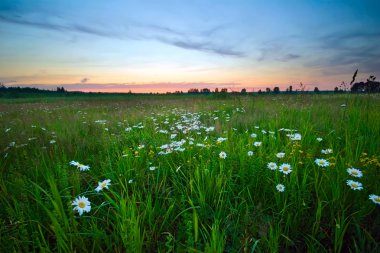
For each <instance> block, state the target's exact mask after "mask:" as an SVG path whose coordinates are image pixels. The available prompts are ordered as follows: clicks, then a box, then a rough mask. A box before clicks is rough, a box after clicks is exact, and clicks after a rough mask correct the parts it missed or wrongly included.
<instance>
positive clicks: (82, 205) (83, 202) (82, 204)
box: [71, 196, 91, 216]
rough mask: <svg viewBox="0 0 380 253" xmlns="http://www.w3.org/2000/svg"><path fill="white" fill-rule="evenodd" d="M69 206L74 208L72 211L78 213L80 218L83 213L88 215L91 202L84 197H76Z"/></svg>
mask: <svg viewBox="0 0 380 253" xmlns="http://www.w3.org/2000/svg"><path fill="white" fill-rule="evenodd" d="M71 205H72V206H74V208H73V210H74V211H78V213H79V215H80V216H82V214H83V212H86V213H89V212H90V211H91V202H90V201H89V200H88V198H86V197H85V196H79V197H77V198H76V199H75V200H74V201H73V202H72V203H71Z"/></svg>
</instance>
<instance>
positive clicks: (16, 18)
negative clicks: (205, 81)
mask: <svg viewBox="0 0 380 253" xmlns="http://www.w3.org/2000/svg"><path fill="white" fill-rule="evenodd" d="M48 20H49V19H46V18H45V19H42V18H39V19H36V17H33V18H31V17H29V16H27V15H22V14H18V13H13V15H4V14H1V13H0V22H6V23H12V24H17V25H24V26H30V27H35V28H39V29H46V30H51V31H57V32H75V33H82V34H89V35H94V36H100V37H107V38H113V39H145V40H157V41H159V42H161V43H165V44H168V45H171V46H175V47H178V48H182V49H186V50H196V51H201V52H206V53H211V54H216V55H221V56H233V57H245V56H246V54H245V53H244V52H242V51H238V50H234V49H233V48H232V47H231V46H228V45H224V44H223V43H220V42H219V43H215V42H214V39H212V38H210V37H211V35H212V34H214V33H215V32H217V31H219V30H221V29H222V26H216V27H212V28H210V29H207V30H204V31H201V32H183V31H178V30H176V29H173V28H170V27H166V26H162V25H156V24H154V25H152V24H141V23H137V22H133V21H130V24H129V26H127V27H126V29H125V30H123V29H121V28H120V27H119V28H118V30H115V29H108V28H107V27H101V26H94V25H90V24H85V23H81V24H78V23H70V22H67V21H65V20H64V19H62V20H61V21H55V22H52V21H48ZM195 41H201V42H195Z"/></svg>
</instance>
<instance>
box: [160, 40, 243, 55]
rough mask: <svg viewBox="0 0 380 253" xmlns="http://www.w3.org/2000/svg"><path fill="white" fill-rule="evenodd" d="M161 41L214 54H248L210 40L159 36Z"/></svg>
mask: <svg viewBox="0 0 380 253" xmlns="http://www.w3.org/2000/svg"><path fill="white" fill-rule="evenodd" d="M157 39H158V40H159V41H161V42H163V43H166V44H170V45H173V46H176V47H179V48H184V49H189V50H197V51H203V52H208V53H213V54H218V55H221V56H235V57H245V56H246V55H245V54H244V53H243V52H240V51H235V50H232V49H230V48H227V47H221V46H218V45H214V44H212V43H209V42H192V41H183V40H176V39H174V40H171V39H167V38H157Z"/></svg>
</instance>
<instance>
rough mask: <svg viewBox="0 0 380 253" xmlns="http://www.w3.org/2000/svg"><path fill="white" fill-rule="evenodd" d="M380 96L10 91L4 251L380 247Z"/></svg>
mask: <svg viewBox="0 0 380 253" xmlns="http://www.w3.org/2000/svg"><path fill="white" fill-rule="evenodd" d="M342 104H345V105H346V106H341V105H342ZM379 109H380V96H379V95H349V94H340V95H336V94H334V95H333V94H330V95H328V94H319V95H318V94H316V95H314V94H313V95H311V94H307V95H302V94H298V95H271V96H232V95H228V96H225V97H213V96H170V97H165V96H157V97H155V96H141V97H139V96H128V97H122V96H121V97H104V98H101V97H97V98H93V99H91V98H86V99H73V98H67V99H65V98H57V99H53V98H50V99H48V100H46V101H44V100H40V99H37V100H36V99H30V100H28V99H23V100H22V101H20V100H6V101H5V100H3V101H1V103H0V132H1V138H0V150H1V153H0V170H1V173H0V176H1V178H0V192H1V194H0V218H1V226H0V245H1V246H0V251H1V252H30V251H38V252H40V251H43V252H50V251H54V252H56V251H58V252H74V251H85V252H88V251H89V252H379V251H380V246H379V238H380V230H379V229H378V227H379V226H380V216H379V215H378V213H379V208H380V206H379V205H378V204H375V203H373V202H372V201H371V200H369V195H370V194H376V195H380V184H379V180H380V174H379V170H380V145H379V143H380V124H379V122H380V110H379ZM99 120H105V121H104V123H102V122H101V121H100V122H99ZM176 123H177V124H176ZM178 125H182V126H192V129H191V130H187V131H186V132H185V133H183V130H184V129H181V127H179V128H178V127H177V126H178ZM142 126H143V127H142ZM128 127H131V128H132V130H131V131H126V130H125V129H126V128H128ZM198 127H199V129H197V128H198ZM208 127H215V128H214V130H213V131H206V129H207V128H208ZM284 128H285V129H294V130H297V131H295V132H297V133H300V134H301V135H302V139H301V140H300V141H291V140H290V138H289V137H288V136H286V135H287V134H288V133H289V132H286V131H283V130H282V129H284ZM159 130H165V131H167V132H166V133H165V132H164V133H160V132H159ZM262 130H265V131H266V133H262ZM295 132H294V133H295ZM174 133H176V134H177V136H176V137H174V138H173V139H171V137H170V135H171V134H174ZM252 133H256V134H257V137H256V138H252V137H251V134H252ZM219 137H224V138H227V140H225V141H221V142H217V139H218V138H219ZM318 137H321V138H322V139H323V140H322V141H321V142H318V141H317V140H316V139H317V138H318ZM182 139H183V140H186V142H185V143H183V144H182V145H180V147H181V148H184V150H183V151H178V150H177V151H176V150H174V149H175V147H172V150H171V151H172V152H171V153H169V154H160V151H162V150H164V151H165V149H161V148H160V147H161V146H162V145H164V144H169V143H171V142H172V141H177V142H179V141H180V140H182ZM51 140H54V141H55V143H50V141H51ZM256 141H259V142H262V145H261V146H260V147H256V146H254V142H256ZM197 144H202V146H199V145H197ZM140 145H144V147H142V146H140ZM327 148H331V149H332V150H333V153H331V154H321V150H322V149H327ZM222 151H224V152H226V154H227V158H226V159H221V158H219V154H220V152H222ZM248 151H253V152H254V155H253V156H248ZM278 152H285V154H286V155H285V157H284V158H281V159H280V158H277V157H276V154H277V153H278ZM317 158H323V159H327V160H328V161H329V163H330V165H329V166H328V167H325V168H322V167H318V166H317V165H316V164H315V162H314V161H315V159H317ZM72 160H75V161H78V162H80V163H81V164H85V165H89V166H90V170H89V171H80V170H79V169H78V168H76V167H75V166H72V165H70V164H69V163H70V161H72ZM269 162H275V163H276V164H277V165H278V166H280V165H281V164H283V163H288V164H290V165H291V166H292V172H291V173H290V174H288V175H284V174H283V173H281V172H280V171H279V169H277V170H276V171H272V170H270V169H268V168H267V164H268V163H269ZM151 166H154V167H155V169H154V170H150V169H149V168H150V167H151ZM349 167H355V168H358V169H360V170H361V171H362V172H363V177H362V178H354V177H352V176H350V175H349V174H348V173H347V171H346V170H347V168H349ZM104 179H110V180H111V185H110V186H109V188H108V189H104V190H102V191H100V192H99V193H98V192H96V191H95V188H96V187H97V186H98V182H101V181H103V180H104ZM349 179H351V180H354V181H359V182H361V183H362V184H363V187H364V189H363V190H360V191H359V190H352V189H351V188H350V187H349V186H348V185H347V184H346V181H347V180H349ZM131 181H132V182H131ZM277 184H283V185H284V186H285V191H284V192H279V191H277V190H276V185H277ZM78 196H85V197H87V198H88V199H89V201H90V202H91V211H90V212H88V213H86V212H85V213H83V215H81V216H80V215H79V214H78V212H75V211H73V206H72V205H71V203H72V202H73V201H74V199H75V198H76V197H78Z"/></svg>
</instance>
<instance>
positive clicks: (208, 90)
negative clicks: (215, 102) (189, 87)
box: [201, 88, 210, 93]
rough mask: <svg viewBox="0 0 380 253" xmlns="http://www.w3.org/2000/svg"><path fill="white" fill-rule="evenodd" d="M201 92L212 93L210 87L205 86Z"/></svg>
mask: <svg viewBox="0 0 380 253" xmlns="http://www.w3.org/2000/svg"><path fill="white" fill-rule="evenodd" d="M201 93H210V89H208V88H203V89H202V90H201Z"/></svg>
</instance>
